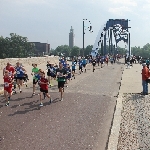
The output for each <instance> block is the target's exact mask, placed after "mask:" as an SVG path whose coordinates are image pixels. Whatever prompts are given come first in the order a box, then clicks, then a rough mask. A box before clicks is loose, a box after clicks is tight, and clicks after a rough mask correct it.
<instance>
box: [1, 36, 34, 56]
mask: <svg viewBox="0 0 150 150" xmlns="http://www.w3.org/2000/svg"><path fill="white" fill-rule="evenodd" d="M34 50H35V47H34V45H33V44H32V43H29V42H28V39H27V37H22V36H19V35H17V34H14V33H10V37H6V38H3V37H2V36H1V37H0V58H1V59H3V58H16V57H18V58H23V57H28V56H30V55H33V54H34Z"/></svg>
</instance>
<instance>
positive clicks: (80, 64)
mask: <svg viewBox="0 0 150 150" xmlns="http://www.w3.org/2000/svg"><path fill="white" fill-rule="evenodd" d="M82 67H83V61H82V59H79V73H80V74H81V72H83V70H82Z"/></svg>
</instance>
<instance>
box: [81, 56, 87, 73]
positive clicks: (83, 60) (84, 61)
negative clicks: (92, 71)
mask: <svg viewBox="0 0 150 150" xmlns="http://www.w3.org/2000/svg"><path fill="white" fill-rule="evenodd" d="M82 63H83V68H84V72H86V59H85V57H83V59H82Z"/></svg>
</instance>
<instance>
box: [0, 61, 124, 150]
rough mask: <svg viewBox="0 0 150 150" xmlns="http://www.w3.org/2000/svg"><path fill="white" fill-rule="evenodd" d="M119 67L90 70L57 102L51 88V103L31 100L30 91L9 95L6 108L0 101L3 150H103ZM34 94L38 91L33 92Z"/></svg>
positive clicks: (71, 85)
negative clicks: (41, 103) (8, 102)
mask: <svg viewBox="0 0 150 150" xmlns="http://www.w3.org/2000/svg"><path fill="white" fill-rule="evenodd" d="M122 67H123V64H121V63H120V64H114V65H110V64H109V66H105V67H104V68H100V67H96V70H95V72H94V73H93V72H92V66H90V65H89V66H88V68H87V73H82V74H81V75H77V76H76V79H75V80H74V79H73V80H72V81H71V82H70V83H69V88H65V94H64V101H63V102H60V101H59V100H60V93H58V89H57V86H54V87H52V88H49V91H50V94H51V96H52V98H53V103H52V104H49V103H48V99H46V100H44V107H42V108H39V95H38V94H37V95H35V96H34V97H32V96H31V95H32V87H31V86H28V87H27V88H24V89H22V90H23V92H22V93H21V94H20V93H18V94H16V95H13V96H12V100H11V101H10V106H9V107H5V106H4V104H5V100H4V98H3V96H1V97H0V120H1V123H0V142H1V143H0V144H1V145H0V146H1V148H2V149H3V150H8V149H11V150H30V149H31V150H34V149H35V150H41V149H44V150H85V149H87V150H90V149H91V150H104V149H106V147H107V142H108V137H109V132H110V128H111V122H112V118H113V113H114V108H115V105H116V99H117V95H118V93H119V86H120V81H121V75H122ZM36 92H37V93H38V92H39V89H38V88H37V90H36Z"/></svg>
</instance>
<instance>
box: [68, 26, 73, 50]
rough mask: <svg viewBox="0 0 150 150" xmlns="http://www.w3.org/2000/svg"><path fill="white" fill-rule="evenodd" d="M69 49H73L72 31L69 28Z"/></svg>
mask: <svg viewBox="0 0 150 150" xmlns="http://www.w3.org/2000/svg"><path fill="white" fill-rule="evenodd" d="M69 47H70V48H73V47H74V29H73V28H72V26H71V29H70V33H69Z"/></svg>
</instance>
